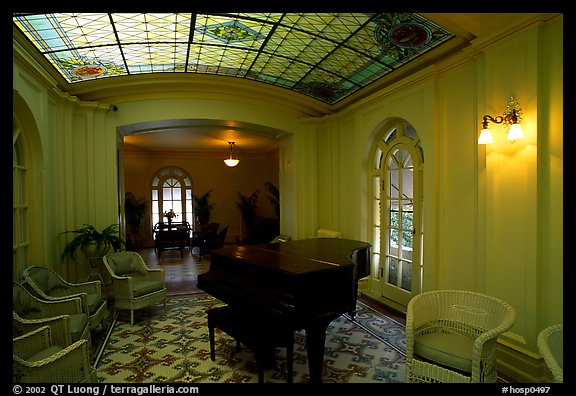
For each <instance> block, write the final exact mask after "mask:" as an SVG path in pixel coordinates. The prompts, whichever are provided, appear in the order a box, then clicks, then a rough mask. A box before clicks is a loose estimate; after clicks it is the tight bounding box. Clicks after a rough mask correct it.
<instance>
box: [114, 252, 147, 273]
mask: <svg viewBox="0 0 576 396" xmlns="http://www.w3.org/2000/svg"><path fill="white" fill-rule="evenodd" d="M108 263H109V264H110V267H111V269H112V271H114V273H115V274H116V275H118V276H124V275H128V274H131V273H134V272H137V273H141V274H144V273H146V271H145V270H144V269H143V268H142V267H141V266H140V265H139V263H138V261H136V260H135V259H134V258H133V257H132V256H116V257H109V260H108Z"/></svg>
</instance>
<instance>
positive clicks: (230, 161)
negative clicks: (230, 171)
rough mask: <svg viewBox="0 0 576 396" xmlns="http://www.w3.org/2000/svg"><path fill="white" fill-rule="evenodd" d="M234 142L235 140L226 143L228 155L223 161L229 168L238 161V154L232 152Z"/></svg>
mask: <svg viewBox="0 0 576 396" xmlns="http://www.w3.org/2000/svg"><path fill="white" fill-rule="evenodd" d="M234 143H236V142H228V144H229V145H230V157H229V158H226V159H225V160H224V163H225V164H226V165H227V166H229V167H230V168H233V167H235V166H236V165H238V162H240V160H239V159H238V156H236V154H235V153H234Z"/></svg>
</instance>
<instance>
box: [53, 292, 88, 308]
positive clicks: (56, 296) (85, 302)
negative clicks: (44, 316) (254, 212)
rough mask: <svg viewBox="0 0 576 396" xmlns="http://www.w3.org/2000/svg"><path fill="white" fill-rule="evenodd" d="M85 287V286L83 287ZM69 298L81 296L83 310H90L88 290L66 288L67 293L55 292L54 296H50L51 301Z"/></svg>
mask: <svg viewBox="0 0 576 396" xmlns="http://www.w3.org/2000/svg"><path fill="white" fill-rule="evenodd" d="M83 289H85V288H83ZM68 298H79V299H80V301H81V307H82V312H85V313H88V312H89V308H88V293H87V291H86V290H80V289H77V290H66V292H65V293H62V294H56V293H55V294H54V295H52V296H49V300H51V301H59V300H62V299H68Z"/></svg>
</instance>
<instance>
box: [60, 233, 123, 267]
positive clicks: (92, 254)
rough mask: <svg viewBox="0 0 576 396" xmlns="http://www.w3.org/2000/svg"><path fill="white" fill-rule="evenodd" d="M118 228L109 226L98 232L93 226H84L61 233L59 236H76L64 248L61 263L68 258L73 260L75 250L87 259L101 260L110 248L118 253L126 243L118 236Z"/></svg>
mask: <svg viewBox="0 0 576 396" xmlns="http://www.w3.org/2000/svg"><path fill="white" fill-rule="evenodd" d="M118 228H119V225H118V224H110V225H109V226H107V227H106V228H104V229H103V230H102V231H98V230H97V229H96V228H95V227H94V226H93V225H90V224H84V225H83V226H82V227H80V228H78V229H75V230H70V231H64V232H62V233H61V234H60V235H64V234H76V236H75V237H74V238H72V240H70V241H69V242H68V243H67V244H66V245H65V246H64V250H63V251H62V255H61V256H60V259H61V260H62V261H63V260H64V259H65V258H66V257H70V258H71V259H72V260H74V253H75V252H76V250H77V249H80V250H81V251H82V253H84V256H86V258H87V259H92V258H101V257H102V256H104V255H105V254H106V253H107V252H108V251H109V250H110V249H111V248H112V249H113V250H114V251H115V252H117V251H120V250H121V249H122V246H126V241H125V240H124V239H123V238H122V237H121V236H120V235H119V232H118ZM89 261H90V262H92V260H89Z"/></svg>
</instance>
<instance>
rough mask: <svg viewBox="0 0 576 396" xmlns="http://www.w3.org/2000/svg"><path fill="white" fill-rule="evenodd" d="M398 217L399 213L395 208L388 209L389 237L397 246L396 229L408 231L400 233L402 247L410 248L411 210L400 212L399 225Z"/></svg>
mask: <svg viewBox="0 0 576 396" xmlns="http://www.w3.org/2000/svg"><path fill="white" fill-rule="evenodd" d="M399 217H400V214H399V212H398V211H397V210H391V211H390V228H391V230H390V236H391V238H390V239H391V240H392V241H393V242H394V243H395V244H396V246H398V230H400V229H402V230H408V231H410V232H403V233H402V235H403V238H402V247H404V248H410V249H412V224H413V223H412V221H413V212H406V211H404V212H402V226H400V225H399Z"/></svg>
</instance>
